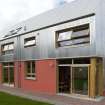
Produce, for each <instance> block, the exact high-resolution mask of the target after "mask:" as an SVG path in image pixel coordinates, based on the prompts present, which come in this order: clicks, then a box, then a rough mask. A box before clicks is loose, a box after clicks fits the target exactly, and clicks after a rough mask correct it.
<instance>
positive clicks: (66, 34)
mask: <svg viewBox="0 0 105 105" xmlns="http://www.w3.org/2000/svg"><path fill="white" fill-rule="evenodd" d="M71 35H72V31H67V32H62V33H59V37H58V41H63V40H70V39H71Z"/></svg>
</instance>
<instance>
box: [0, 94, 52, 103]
mask: <svg viewBox="0 0 105 105" xmlns="http://www.w3.org/2000/svg"><path fill="white" fill-rule="evenodd" d="M0 105H51V104H48V103H44V102H39V101H33V100H30V99H26V98H22V97H18V96H13V95H10V94H7V93H4V92H0Z"/></svg>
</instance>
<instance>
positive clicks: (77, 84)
mask: <svg viewBox="0 0 105 105" xmlns="http://www.w3.org/2000/svg"><path fill="white" fill-rule="evenodd" d="M72 93H74V94H80V95H88V67H85V66H82V67H80V66H76V67H75V66H74V67H72Z"/></svg>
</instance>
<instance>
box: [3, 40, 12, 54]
mask: <svg viewBox="0 0 105 105" xmlns="http://www.w3.org/2000/svg"><path fill="white" fill-rule="evenodd" d="M9 45H12V46H13V49H9ZM5 46H7V47H8V48H7V50H4V47H5ZM1 53H2V55H8V54H13V53H14V42H10V43H6V44H2V45H1Z"/></svg>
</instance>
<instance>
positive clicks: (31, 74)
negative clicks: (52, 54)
mask: <svg viewBox="0 0 105 105" xmlns="http://www.w3.org/2000/svg"><path fill="white" fill-rule="evenodd" d="M25 70H26V78H27V79H35V77H36V73H35V62H34V61H27V62H25Z"/></svg>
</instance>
